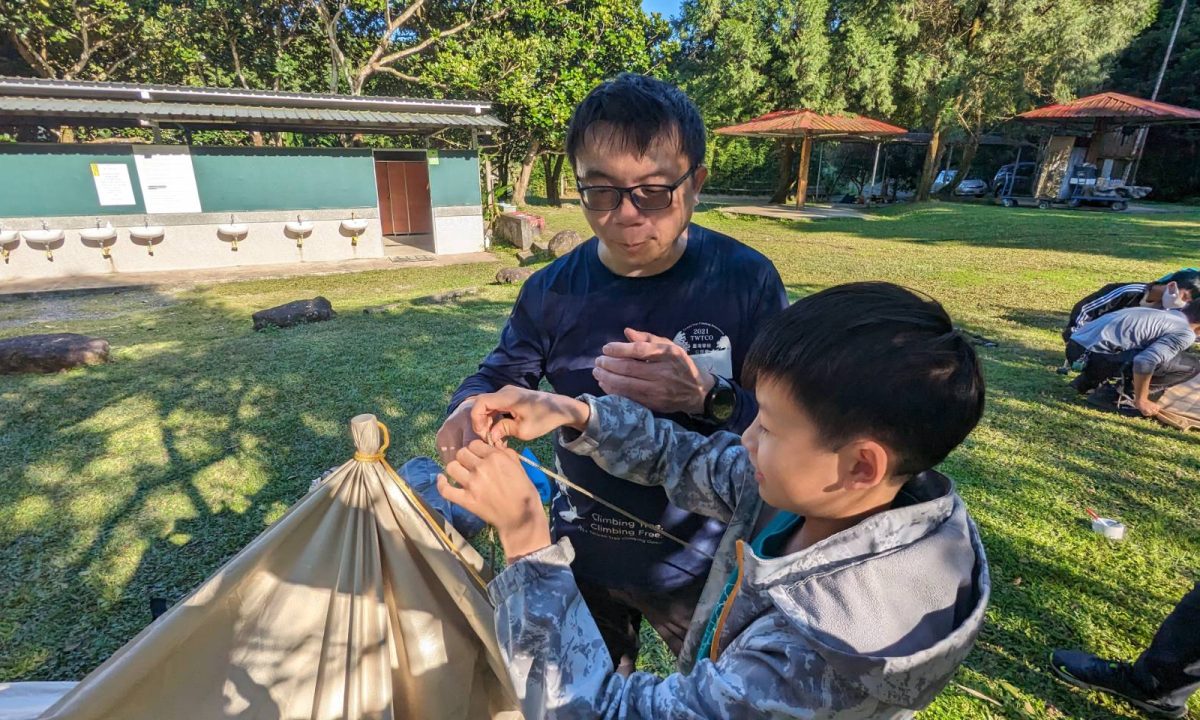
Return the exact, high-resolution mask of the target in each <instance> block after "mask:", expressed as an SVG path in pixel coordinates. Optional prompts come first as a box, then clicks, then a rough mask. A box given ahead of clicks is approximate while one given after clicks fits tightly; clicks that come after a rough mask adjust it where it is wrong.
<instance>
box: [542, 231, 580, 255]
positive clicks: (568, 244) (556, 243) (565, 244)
mask: <svg viewBox="0 0 1200 720" xmlns="http://www.w3.org/2000/svg"><path fill="white" fill-rule="evenodd" d="M582 244H583V238H581V237H579V233H577V232H575V231H574V230H562V231H560V232H558V233H555V235H554V237H552V238H550V254H551V255H553V256H554V257H556V258H560V257H562V256H563V255H566V254H567V253H569V252H571V251H572V250H574V249H575V248H577V247H579V246H580V245H582Z"/></svg>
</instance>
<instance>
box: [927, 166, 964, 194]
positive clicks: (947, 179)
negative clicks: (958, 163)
mask: <svg viewBox="0 0 1200 720" xmlns="http://www.w3.org/2000/svg"><path fill="white" fill-rule="evenodd" d="M957 174H958V171H957V170H943V171H941V172H940V173H938V174H937V177H935V178H934V179H933V185H932V186H931V187H930V188H929V191H930V192H933V193H936V192H937V191H938V190H941V189H942V188H944V187H946V186H947V185H949V184H950V183H952V182H954V176H955V175H957Z"/></svg>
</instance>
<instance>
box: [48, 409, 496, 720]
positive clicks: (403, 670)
mask: <svg viewBox="0 0 1200 720" xmlns="http://www.w3.org/2000/svg"><path fill="white" fill-rule="evenodd" d="M381 428H382V426H381V425H379V424H378V423H377V422H376V420H375V416H373V415H360V416H358V417H356V418H354V419H353V420H352V421H351V434H352V435H353V437H354V444H355V446H356V448H357V450H358V452H357V453H356V454H355V458H356V459H355V460H351V461H350V462H348V463H346V464H345V465H343V466H342V467H341V468H339V469H338V470H337V471H336V472H334V473H333V474H332V475H330V476H329V478H328V479H327V480H326V481H325V482H324V483H323V484H322V485H320V486H319V487H317V488H316V489H314V490H313V491H312V492H310V493H309V494H308V495H307V496H305V497H304V499H302V500H301V501H300V502H299V503H297V504H296V505H295V506H294V507H293V508H292V509H291V510H289V511H288V513H287V514H286V515H284V516H283V517H282V518H281V519H280V520H279V521H278V522H276V523H275V524H274V525H273V526H272V527H271V528H270V529H269V530H267V531H266V532H265V533H263V534H262V535H260V536H259V537H258V538H256V539H255V540H254V541H253V542H251V543H250V545H248V546H247V547H246V548H245V549H244V550H243V551H242V552H240V553H239V554H238V555H237V556H235V557H234V558H233V559H232V560H230V561H229V562H228V563H227V564H226V565H225V566H224V567H222V568H221V569H220V570H218V571H217V572H216V574H214V575H213V576H212V577H211V578H209V579H208V580H207V581H206V582H205V583H204V584H203V585H201V586H200V587H199V588H198V589H197V590H196V591H195V592H194V593H192V595H191V596H189V597H188V598H187V599H186V600H184V601H182V602H181V603H179V604H178V605H176V606H175V607H173V608H172V609H171V610H170V611H169V612H167V613H166V614H165V615H163V616H162V617H161V618H159V619H158V620H157V621H155V622H154V623H153V624H151V625H150V626H149V627H147V628H146V629H145V630H143V631H142V632H141V633H140V634H139V635H138V636H137V637H135V638H134V639H133V640H131V641H130V642H129V643H128V644H126V645H125V647H123V648H121V649H120V650H119V651H117V653H116V654H114V655H113V656H112V657H111V658H109V659H108V661H106V662H105V663H104V664H103V665H101V666H100V667H99V668H97V669H96V670H95V671H94V672H92V673H91V674H90V675H88V676H87V678H85V679H84V680H83V681H82V682H81V683H80V684H79V685H78V686H77V687H76V688H75V689H74V690H72V691H71V692H69V693H67V694H66V695H65V696H64V697H63V698H62V699H61V700H59V701H58V702H57V703H55V704H54V705H53V706H52V707H50V708H49V709H48V710H47V711H46V713H45V714H44V715H42V718H44V720H59V719H60V718H62V719H66V718H70V719H71V720H101V719H103V720H165V719H168V718H169V719H171V720H185V719H192V718H195V719H201V718H203V719H205V720H208V719H214V720H215V719H218V718H220V719H224V718H254V719H256V720H293V719H294V720H300V719H302V718H303V719H304V720H334V719H335V718H349V719H359V718H361V719H364V720H365V719H371V720H374V719H380V720H383V719H385V718H447V719H458V718H462V719H464V720H465V719H468V718H471V719H473V718H497V719H500V718H503V719H504V720H509V719H513V718H519V717H520V716H519V713H518V711H517V710H516V708H517V707H518V705H517V702H516V700H515V699H514V698H515V696H514V694H513V692H512V690H511V687H510V686H509V684H508V680H507V677H508V676H507V673H506V672H505V670H504V667H503V664H502V661H501V659H500V654H499V651H498V649H497V646H496V640H495V636H494V631H493V628H492V607H491V605H490V603H489V602H488V599H487V596H486V594H485V592H484V582H483V578H482V576H481V575H482V571H483V561H482V559H481V558H480V557H479V555H478V553H476V552H475V551H474V550H473V549H471V547H470V546H469V545H468V544H467V543H466V541H465V540H463V539H462V537H461V536H459V535H458V534H457V533H455V532H454V530H453V528H451V527H450V526H449V524H448V523H445V522H444V521H441V519H440V516H435V515H434V514H433V513H431V512H430V511H429V510H428V509H427V508H426V507H425V506H424V505H423V504H422V503H421V501H420V500H419V498H417V497H416V495H415V494H414V493H413V492H412V491H411V490H410V489H409V488H408V487H407V486H406V485H405V484H404V483H403V481H401V480H400V479H399V478H398V477H397V476H396V475H395V472H394V471H393V470H392V469H391V468H390V466H388V465H387V464H386V462H385V461H383V460H382V457H383V456H382V451H381V444H382V445H383V447H386V440H385V438H386V428H382V433H381ZM435 518H436V519H435Z"/></svg>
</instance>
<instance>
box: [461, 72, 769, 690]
mask: <svg viewBox="0 0 1200 720" xmlns="http://www.w3.org/2000/svg"><path fill="white" fill-rule="evenodd" d="M566 152H567V156H568V158H569V159H570V161H571V164H572V166H573V167H574V170H575V176H576V182H577V187H578V189H579V197H580V200H581V202H582V204H583V208H584V215H585V216H586V217H587V220H588V224H590V225H591V227H592V230H594V231H595V233H596V235H595V237H593V238H591V239H590V240H589V241H588V242H586V243H584V244H583V245H581V246H579V247H578V248H576V249H575V250H574V251H572V252H570V253H568V254H567V255H565V256H564V257H562V258H559V259H558V260H556V261H555V262H553V263H551V264H550V265H548V266H547V267H545V268H542V269H541V270H539V271H538V272H537V273H535V274H534V275H533V276H532V277H530V278H529V280H528V281H526V283H525V285H524V287H523V288H522V289H521V292H520V295H519V296H518V297H517V301H516V304H515V305H514V307H513V311H512V314H511V316H510V317H509V320H508V324H507V325H506V326H505V328H504V330H503V332H502V333H501V335H500V343H499V345H498V346H497V347H496V349H495V350H493V351H492V353H491V354H490V355H488V357H487V358H486V359H484V361H483V364H482V365H481V366H480V368H479V372H477V373H476V374H474V375H472V376H471V377H469V378H467V379H466V380H465V381H463V383H462V385H461V386H459V388H458V390H457V391H456V392H455V393H454V397H453V399H452V400H451V404H450V415H449V417H448V418H447V419H446V421H445V423H444V424H443V425H442V428H441V430H439V431H438V437H437V442H438V450H439V452H440V453H441V455H442V460H443V462H449V461H450V460H451V459H453V458H454V457H455V454H456V453H457V451H458V450H459V449H460V448H462V447H465V446H466V445H467V444H469V443H470V441H471V440H473V439H475V438H476V435H475V434H474V432H473V431H472V430H471V423H470V408H471V405H472V398H473V397H474V396H476V395H479V394H482V393H488V392H493V391H495V390H498V389H500V388H501V387H504V386H506V385H517V386H520V387H525V388H530V389H533V388H537V387H538V384H539V383H540V381H541V380H542V378H546V379H547V380H548V381H549V382H550V385H551V386H552V387H553V388H554V390H555V392H558V393H561V394H564V395H570V396H572V397H574V396H577V395H580V394H583V393H592V394H596V395H601V394H612V395H622V396H624V397H628V398H630V399H632V400H634V401H636V402H638V403H640V404H642V405H644V406H646V407H647V408H649V409H651V410H653V411H654V412H655V414H657V415H659V416H660V417H667V418H670V419H672V420H674V421H676V422H678V423H679V424H681V425H683V426H684V427H686V428H688V429H691V430H697V431H700V432H705V433H712V432H716V431H718V430H728V431H732V432H736V433H741V431H742V430H744V429H745V428H746V427H747V426H748V425H749V424H750V422H751V421H752V420H753V419H754V416H755V414H756V412H757V406H756V405H755V402H754V396H753V394H752V393H750V392H748V391H746V390H744V389H743V388H741V387H740V385H739V383H738V377H739V375H740V373H741V368H742V360H743V358H744V357H745V354H746V351H747V350H748V349H749V347H750V342H751V340H752V339H753V338H754V336H755V334H756V333H757V332H758V329H759V328H760V327H761V326H762V325H763V323H764V322H765V321H766V320H767V319H768V318H770V317H771V316H773V315H774V314H775V313H778V312H779V311H781V310H782V309H783V308H784V307H786V306H787V295H786V293H785V291H784V289H783V284H782V282H781V281H780V279H779V273H778V272H776V270H775V267H774V266H773V265H772V264H771V262H770V261H769V260H768V259H767V258H765V257H764V256H762V255H761V254H760V253H758V252H756V251H754V250H752V249H750V248H749V247H746V246H745V245H742V244H741V243H739V242H737V241H736V240H734V239H732V238H730V237H728V236H725V235H722V234H720V233H717V232H714V231H712V230H708V229H705V228H702V227H699V226H697V225H693V224H691V217H692V213H693V211H694V210H695V207H696V202H697V198H698V196H699V193H700V189H701V187H703V185H704V180H705V178H706V177H707V175H708V170H707V169H706V168H705V167H704V165H703V162H704V154H705V129H704V123H703V121H702V120H701V118H700V114H699V113H698V112H697V110H696V107H695V106H694V105H693V104H692V102H691V101H690V100H689V99H688V98H687V96H686V95H684V94H683V92H681V91H680V90H679V89H677V88H675V87H673V86H671V85H668V84H666V83H663V82H661V81H658V80H654V79H652V78H648V77H644V76H640V75H631V74H623V75H621V76H619V77H618V78H616V79H615V80H612V81H610V82H606V83H603V84H601V85H600V86H599V87H597V88H596V89H594V90H593V91H592V92H591V93H590V94H589V95H588V96H587V98H586V99H584V101H583V102H582V103H580V105H579V107H577V108H576V109H575V113H574V115H573V116H572V118H571V122H570V125H569V126H568V129H567V143H566ZM556 454H557V459H558V465H559V468H560V470H561V471H562V472H563V474H565V476H566V477H567V478H568V479H570V480H571V481H572V482H573V483H576V484H578V485H580V486H582V487H585V488H587V489H588V490H589V491H590V492H592V493H594V494H595V495H596V496H598V497H599V498H602V499H603V500H606V501H608V502H609V503H612V504H614V505H616V506H618V507H619V508H621V509H622V510H623V511H625V512H628V513H631V514H632V515H634V516H636V517H637V518H639V519H640V520H642V521H644V523H645V524H643V523H640V522H635V521H632V520H630V519H629V518H628V517H626V516H625V515H623V514H622V513H620V512H617V511H614V510H612V509H610V508H608V507H606V506H605V505H604V504H603V503H598V502H596V501H594V500H593V499H591V498H588V497H586V496H584V495H583V494H580V493H578V492H575V491H569V490H567V489H565V488H560V493H559V494H558V496H557V497H556V498H555V499H554V501H553V503H552V507H551V522H552V526H553V530H554V533H555V535H556V536H557V537H564V536H565V537H569V538H570V539H571V543H572V545H573V546H574V549H575V555H576V556H575V561H574V563H573V565H572V568H573V570H574V573H575V577H576V580H577V581H578V584H579V587H580V590H581V591H582V593H583V597H584V599H585V600H586V602H587V604H588V607H589V609H590V610H591V611H592V615H593V616H594V617H595V618H596V622H597V624H598V625H599V627H600V632H601V635H602V636H603V637H604V640H605V643H606V644H607V645H608V649H609V652H610V653H611V655H612V658H613V664H614V666H615V667H616V668H617V669H618V671H619V672H623V673H625V674H628V673H629V672H631V671H632V670H633V669H634V662H635V661H636V659H637V651H638V646H639V643H638V631H639V628H640V625H641V619H642V618H643V617H645V618H646V620H648V621H649V622H650V624H651V625H652V626H653V627H654V628H655V630H657V631H658V633H659V634H660V635H661V636H662V637H663V639H664V640H665V641H666V642H667V644H668V645H669V646H670V647H671V649H672V650H673V651H675V652H676V653H678V652H679V648H680V646H681V645H682V643H683V639H684V635H685V634H686V632H687V628H688V626H689V624H690V621H691V617H692V612H693V611H694V609H695V606H696V601H697V599H698V598H699V595H700V591H701V590H702V588H703V583H704V578H705V577H706V576H707V574H708V569H709V565H710V563H711V556H712V555H713V553H714V552H715V550H716V546H717V542H718V541H719V540H720V538H721V534H722V531H723V526H722V525H721V524H720V523H719V522H717V521H715V520H712V519H710V518H705V517H702V516H698V515H692V514H690V513H687V512H685V511H683V510H680V509H678V508H675V507H673V506H671V505H670V504H669V503H668V501H667V497H666V493H665V492H664V491H663V490H662V489H661V488H658V487H653V488H652V487H642V486H638V485H634V484H632V483H628V482H625V481H622V480H619V479H617V478H614V477H612V476H610V475H608V474H607V473H605V472H604V471H602V470H600V468H598V467H597V466H596V464H595V463H594V462H593V461H592V460H591V459H589V458H585V457H583V456H580V455H576V454H574V453H569V452H565V451H563V450H562V449H561V448H558V447H556ZM653 526H659V527H661V528H663V529H664V530H665V531H666V532H667V533H669V534H670V535H672V536H673V537H675V538H678V539H679V540H682V541H683V542H684V543H686V545H685V544H681V543H679V542H676V541H674V540H671V539H669V538H667V537H664V536H663V535H662V534H660V533H658V532H655V531H654V530H653Z"/></svg>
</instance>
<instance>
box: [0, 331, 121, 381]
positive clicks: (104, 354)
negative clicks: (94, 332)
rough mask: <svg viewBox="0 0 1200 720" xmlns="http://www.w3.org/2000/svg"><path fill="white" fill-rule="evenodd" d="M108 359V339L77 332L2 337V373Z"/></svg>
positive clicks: (48, 370) (62, 367)
mask: <svg viewBox="0 0 1200 720" xmlns="http://www.w3.org/2000/svg"><path fill="white" fill-rule="evenodd" d="M105 362H108V341H107V340H104V339H102V338H94V337H88V336H87V335H77V334H75V333H51V334H46V335H22V336H20V337H14V338H8V339H7V340H0V374H5V375H6V374H11V373H26V372H40V373H51V372H58V371H59V370H66V369H68V368H73V367H78V366H80V365H99V364H100V363H105Z"/></svg>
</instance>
